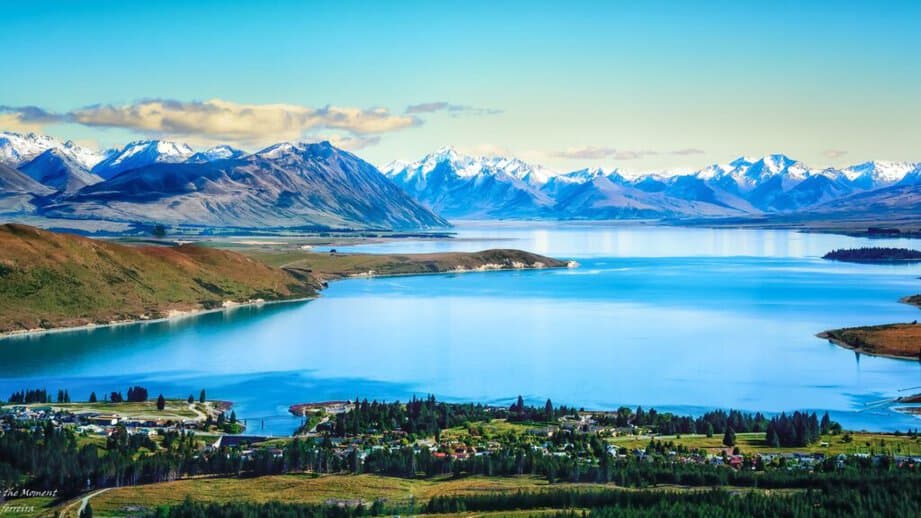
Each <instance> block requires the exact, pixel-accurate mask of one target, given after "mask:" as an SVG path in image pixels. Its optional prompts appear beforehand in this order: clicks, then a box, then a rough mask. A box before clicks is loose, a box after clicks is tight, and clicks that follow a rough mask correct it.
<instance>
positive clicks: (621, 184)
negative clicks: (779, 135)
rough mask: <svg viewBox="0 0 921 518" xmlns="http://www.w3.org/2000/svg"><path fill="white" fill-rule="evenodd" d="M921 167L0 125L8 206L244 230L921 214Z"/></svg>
mask: <svg viewBox="0 0 921 518" xmlns="http://www.w3.org/2000/svg"><path fill="white" fill-rule="evenodd" d="M919 212H921V164H919V163H911V162H885V161H873V162H866V163H862V164H858V165H854V166H850V167H846V168H841V169H835V168H824V169H817V168H812V167H809V166H807V165H806V164H804V163H803V162H800V161H797V160H794V159H792V158H790V157H788V156H786V155H782V154H776V155H768V156H764V157H761V158H748V157H739V158H737V159H735V160H732V161H730V162H728V163H724V164H713V165H709V166H707V167H704V168H703V169H700V170H698V171H693V172H682V173H650V174H639V175H637V174H629V173H627V172H625V171H622V170H619V169H609V170H605V169H598V168H589V169H581V170H577V171H571V172H566V173H560V172H556V171H552V170H550V169H548V168H545V167H541V166H539V165H532V164H529V163H527V162H524V161H522V160H519V159H516V158H510V157H473V156H467V155H464V154H462V153H459V152H458V151H457V150H455V149H454V148H452V147H445V148H442V149H439V150H438V151H436V152H434V153H431V154H429V155H426V156H424V157H423V158H422V159H420V160H418V161H415V162H406V161H398V162H392V163H390V164H387V165H385V166H384V167H382V168H381V170H378V169H377V168H375V167H374V166H373V165H371V164H369V163H368V162H365V161H364V160H362V159H360V158H359V157H357V156H355V155H353V154H351V153H348V152H346V151H343V150H341V149H338V148H336V147H334V146H332V145H331V144H329V143H328V142H322V143H309V144H308V143H280V144H275V145H273V146H269V147H267V148H265V149H262V150H260V151H257V152H255V153H248V152H245V151H242V150H239V149H235V148H233V147H230V146H226V145H222V146H217V147H213V148H211V149H207V150H203V151H198V152H196V151H195V150H193V149H192V148H191V147H190V146H188V145H185V144H182V143H175V142H170V141H165V140H141V141H136V142H131V143H129V144H127V145H125V146H124V147H122V148H120V149H112V150H108V151H104V152H95V151H93V150H90V149H88V148H85V147H82V146H80V145H79V144H76V143H74V142H71V141H67V142H61V141H58V140H56V139H54V138H52V137H47V136H43V135H36V134H26V135H23V134H16V133H0V215H5V216H6V217H8V218H17V217H21V216H25V215H28V216H37V217H41V218H54V219H58V220H62V219H64V220H99V221H114V222H127V223H142V224H152V223H163V224H169V225H197V226H206V227H240V228H269V227H272V228H296V227H324V228H355V229H362V228H382V229H426V228H440V227H445V226H448V225H449V223H448V222H447V220H446V219H445V218H449V219H536V218H546V219H599V220H600V219H628V218H651V219H669V220H689V219H713V218H764V217H785V218H789V217H835V218H848V217H856V216H859V215H864V216H872V217H883V216H887V215H889V216H898V217H909V218H912V217H915V216H916V215H917V214H918V213H919Z"/></svg>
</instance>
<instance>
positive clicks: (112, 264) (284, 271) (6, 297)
mask: <svg viewBox="0 0 921 518" xmlns="http://www.w3.org/2000/svg"><path fill="white" fill-rule="evenodd" d="M566 265H567V263H566V262H564V261H559V260H556V259H552V258H549V257H543V256H541V255H537V254H531V253H528V252H523V251H520V250H486V251H482V252H473V253H445V254H422V255H386V254H382V255H370V254H339V253H322V254H321V253H314V252H310V251H304V250H295V251H291V250H287V251H278V250H275V251H265V250H262V251H259V252H258V253H256V252H253V253H240V252H237V251H230V250H222V249H219V248H216V247H211V246H201V245H197V244H178V245H175V244H170V245H169V246H160V245H156V244H154V245H144V246H131V245H125V244H119V243H115V242H111V241H105V240H101V239H89V238H86V237H80V236H76V235H72V234H65V233H57V232H51V231H47V230H41V229H38V228H35V227H31V226H27V225H21V224H5V225H0V333H2V334H6V335H9V334H22V333H33V332H43V331H48V330H53V329H59V328H72V327H80V326H97V325H115V324H120V323H129V322H139V321H152V320H158V319H163V318H170V317H177V316H183V315H190V314H197V313H201V312H205V311H219V310H221V309H223V308H226V307H232V306H237V305H241V304H255V303H264V302H276V301H292V300H303V299H307V298H311V297H315V296H317V294H318V292H319V291H320V290H321V289H322V288H323V287H324V286H325V284H326V282H327V281H329V280H334V279H341V278H347V277H354V276H362V275H363V276H369V275H398V274H419V273H439V272H460V271H476V270H498V269H526V268H554V267H564V266H566Z"/></svg>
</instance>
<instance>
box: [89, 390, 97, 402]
mask: <svg viewBox="0 0 921 518" xmlns="http://www.w3.org/2000/svg"><path fill="white" fill-rule="evenodd" d="M95 402H96V393H95V392H90V403H95Z"/></svg>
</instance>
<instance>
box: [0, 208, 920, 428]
mask: <svg viewBox="0 0 921 518" xmlns="http://www.w3.org/2000/svg"><path fill="white" fill-rule="evenodd" d="M867 245H869V246H901V247H913V248H921V242H919V240H881V239H873V240H870V239H865V238H853V237H846V236H838V235H830V234H805V233H798V232H793V231H785V230H747V229H698V228H672V227H655V226H641V225H615V226H612V225H602V224H581V225H580V224H533V225H531V224H520V223H519V224H494V223H490V224H485V223H480V224H466V225H463V226H460V227H459V228H458V236H457V238H456V239H453V240H441V241H394V242H387V243H377V244H368V245H361V246H356V247H348V248H344V247H338V250H339V251H340V252H342V251H349V250H350V251H366V252H432V251H448V250H468V251H473V250H482V249H486V248H497V247H502V248H521V249H525V250H529V251H533V252H537V253H541V254H546V255H551V256H554V257H558V258H561V259H574V260H576V261H578V263H579V265H580V266H579V267H578V268H575V269H561V270H540V271H520V272H486V273H464V274H445V275H425V276H414V277H392V278H371V279H354V280H348V281H342V282H335V283H333V284H332V285H331V286H330V287H329V289H328V290H326V291H324V292H323V295H322V297H321V298H319V299H316V300H313V301H310V302H306V303H291V304H276V305H266V306H263V307H259V308H251V307H248V308H237V309H233V310H228V311H225V312H220V313H212V314H207V315H203V316H200V317H196V318H188V319H183V320H177V321H171V322H166V323H152V324H142V325H131V326H120V327H113V328H103V329H96V330H92V331H85V330H84V331H75V332H68V333H57V334H48V335H38V336H31V337H16V338H11V339H6V340H0V397H6V396H7V395H8V394H9V393H11V392H13V391H14V390H18V389H21V388H34V387H44V388H47V389H49V391H51V392H52V393H53V392H56V391H57V389H58V388H67V389H68V390H69V391H70V394H71V396H72V397H73V398H75V399H85V398H86V397H87V396H88V395H89V393H90V391H96V393H97V394H100V395H101V394H102V393H104V392H109V391H112V390H121V391H125V390H127V388H128V386H129V385H133V384H140V385H143V386H146V387H147V388H148V389H149V390H150V392H151V393H152V394H154V395H156V394H158V393H160V392H162V393H164V394H166V395H167V396H171V397H185V396H187V395H188V394H195V395H196V396H197V394H198V391H199V390H200V389H202V388H205V389H206V390H207V391H208V395H209V397H211V398H219V399H227V400H230V401H233V402H234V403H235V409H236V411H237V414H238V416H240V417H241V418H244V419H246V420H247V424H248V427H249V429H248V431H249V432H251V433H272V434H290V433H291V432H292V431H293V429H294V428H295V427H296V426H297V424H298V420H297V419H296V418H294V417H291V416H290V415H288V413H287V408H288V406H289V405H290V404H292V403H298V402H305V401H318V400H329V399H354V398H356V397H360V398H368V399H374V398H377V399H382V398H383V399H388V400H393V399H397V398H399V399H406V398H408V397H411V396H412V395H413V394H416V395H420V396H421V395H426V394H429V393H431V394H435V395H436V396H438V397H439V398H444V399H446V400H451V401H458V400H476V401H484V402H492V403H503V404H504V403H510V402H511V401H512V400H513V399H514V398H515V397H517V396H518V395H519V394H521V395H523V396H524V397H525V398H526V399H528V400H530V401H531V402H533V403H539V404H542V403H543V401H545V400H546V399H547V398H551V399H552V400H553V401H554V402H556V403H566V404H571V405H577V406H584V407H585V408H604V409H614V408H617V407H618V406H621V405H628V406H636V405H643V406H644V407H646V408H648V407H653V406H654V407H656V408H659V409H665V410H672V411H679V412H683V413H698V412H701V411H702V410H704V409H710V408H727V409H728V408H738V409H743V410H749V411H765V412H778V411H781V410H794V409H810V410H817V411H822V410H829V411H831V413H832V416H833V417H834V418H835V419H837V420H838V421H840V422H841V423H842V424H844V425H845V427H849V428H866V429H872V430H895V429H901V430H905V429H907V428H909V427H912V428H915V427H918V425H919V424H921V422H919V421H918V420H917V419H916V418H912V417H909V416H905V415H903V414H899V413H896V412H894V411H892V410H891V409H888V408H875V407H871V406H869V405H868V403H872V402H874V401H878V400H881V399H885V398H891V397H895V396H898V395H902V394H905V393H907V391H906V392H900V390H904V389H910V388H912V387H918V386H921V364H919V362H914V361H900V360H891V359H882V358H873V357H869V356H866V355H861V356H858V355H856V354H855V353H854V352H852V351H848V350H844V349H842V348H839V347H837V346H834V345H831V344H829V343H828V342H827V341H825V340H821V339H818V338H816V337H815V336H814V335H815V333H817V332H820V331H822V330H825V329H830V328H836V327H843V326H853V325H865V324H877V323H889V322H898V321H902V322H904V321H912V320H915V319H917V318H919V317H921V311H919V310H918V309H916V308H913V307H910V306H907V305H905V304H899V303H898V302H897V301H898V299H899V298H900V297H903V296H906V295H910V294H914V293H919V292H921V281H919V280H918V276H919V275H921V267H919V266H918V265H860V264H846V263H835V262H828V261H824V260H822V259H821V258H820V257H821V256H822V255H823V254H824V253H826V252H827V251H829V250H831V249H834V248H844V247H857V246H867Z"/></svg>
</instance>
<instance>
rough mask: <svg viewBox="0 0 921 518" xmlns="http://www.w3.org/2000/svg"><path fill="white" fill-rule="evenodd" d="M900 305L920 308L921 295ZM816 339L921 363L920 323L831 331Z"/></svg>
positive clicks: (860, 350)
mask: <svg viewBox="0 0 921 518" xmlns="http://www.w3.org/2000/svg"><path fill="white" fill-rule="evenodd" d="M900 302H903V303H906V304H911V305H913V306H917V307H919V308H921V295H912V296H910V297H905V298H903V299H902V300H901V301H900ZM816 336H818V337H819V338H825V339H827V340H828V341H830V342H832V343H834V344H837V345H840V346H841V347H845V348H847V349H853V350H855V351H857V352H861V353H865V354H871V355H874V356H884V357H887V358H897V359H902V360H919V361H921V324H918V321H917V320H916V321H914V322H911V323H904V324H884V325H878V326H862V327H847V328H842V329H832V330H829V331H823V332H821V333H819V334H818V335H816Z"/></svg>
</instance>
